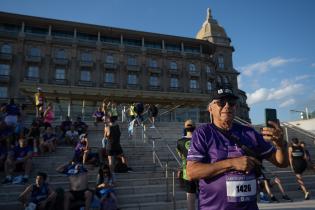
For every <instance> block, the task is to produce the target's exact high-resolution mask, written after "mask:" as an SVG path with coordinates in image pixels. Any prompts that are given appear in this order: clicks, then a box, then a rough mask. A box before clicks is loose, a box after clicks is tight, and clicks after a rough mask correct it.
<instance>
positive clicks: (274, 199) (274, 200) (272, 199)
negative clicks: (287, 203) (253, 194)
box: [270, 195, 279, 203]
mask: <svg viewBox="0 0 315 210" xmlns="http://www.w3.org/2000/svg"><path fill="white" fill-rule="evenodd" d="M270 201H271V202H277V203H279V200H278V199H277V198H276V197H275V196H274V195H273V196H272V197H271V198H270Z"/></svg>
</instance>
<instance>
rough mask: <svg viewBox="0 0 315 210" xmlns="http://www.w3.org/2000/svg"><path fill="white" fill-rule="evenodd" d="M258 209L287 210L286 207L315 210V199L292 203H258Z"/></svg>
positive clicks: (297, 209)
mask: <svg viewBox="0 0 315 210" xmlns="http://www.w3.org/2000/svg"><path fill="white" fill-rule="evenodd" d="M258 206H259V209H265V210H269V209H276V210H287V209H296V210H299V209H301V210H315V200H309V201H304V200H303V201H295V202H292V203H290V202H289V203H270V204H269V203H266V204H258Z"/></svg>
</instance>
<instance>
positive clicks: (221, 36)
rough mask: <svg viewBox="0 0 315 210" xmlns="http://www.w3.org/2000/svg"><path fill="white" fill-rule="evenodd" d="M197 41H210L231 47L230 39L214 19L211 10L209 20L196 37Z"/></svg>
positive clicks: (208, 12) (207, 19)
mask: <svg viewBox="0 0 315 210" xmlns="http://www.w3.org/2000/svg"><path fill="white" fill-rule="evenodd" d="M196 38H197V39H203V40H208V41H209V42H212V43H215V44H221V45H227V46H230V42H231V40H230V38H229V37H228V36H227V35H226V32H225V30H224V28H223V27H222V26H220V25H219V23H218V21H217V20H215V19H213V17H212V15H211V10H210V8H208V9H207V18H206V20H205V22H204V23H203V24H202V27H201V29H200V30H199V32H198V33H197V35H196Z"/></svg>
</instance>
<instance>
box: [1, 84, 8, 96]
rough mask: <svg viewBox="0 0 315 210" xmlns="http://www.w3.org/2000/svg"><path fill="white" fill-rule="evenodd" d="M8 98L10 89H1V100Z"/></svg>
mask: <svg viewBox="0 0 315 210" xmlns="http://www.w3.org/2000/svg"><path fill="white" fill-rule="evenodd" d="M7 97H8V87H3V86H2V87H0V98H7Z"/></svg>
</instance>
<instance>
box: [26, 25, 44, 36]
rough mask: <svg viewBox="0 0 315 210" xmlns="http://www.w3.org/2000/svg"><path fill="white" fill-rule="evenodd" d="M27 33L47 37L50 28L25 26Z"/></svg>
mask: <svg viewBox="0 0 315 210" xmlns="http://www.w3.org/2000/svg"><path fill="white" fill-rule="evenodd" d="M25 33H28V34H36V35H42V36H45V35H48V28H39V27H33V26H25Z"/></svg>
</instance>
